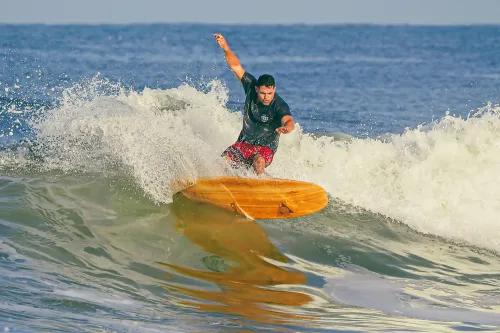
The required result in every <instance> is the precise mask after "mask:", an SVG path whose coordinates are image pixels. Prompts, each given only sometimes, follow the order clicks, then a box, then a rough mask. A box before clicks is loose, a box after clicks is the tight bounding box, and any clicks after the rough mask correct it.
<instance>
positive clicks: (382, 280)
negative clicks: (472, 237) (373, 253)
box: [324, 265, 500, 326]
mask: <svg viewBox="0 0 500 333" xmlns="http://www.w3.org/2000/svg"><path fill="white" fill-rule="evenodd" d="M350 269H351V270H352V271H351V272H348V273H346V274H345V275H343V276H337V277H331V278H327V279H326V284H325V287H324V290H325V292H326V294H327V295H328V296H329V297H330V298H332V299H333V300H335V301H337V302H340V303H344V304H348V305H352V306H359V307H363V308H370V309H375V310H378V311H381V312H383V313H387V314H391V315H397V316H405V317H412V318H418V319H425V320H433V321H446V322H464V321H465V322H469V323H475V324H481V325H495V326H497V325H500V317H499V316H498V314H497V313H495V311H494V310H492V311H489V312H487V311H484V312H482V311H479V310H477V309H480V308H481V306H480V305H482V303H481V299H480V297H475V298H474V300H472V299H471V298H470V297H464V296H463V295H459V294H456V291H454V290H449V289H447V288H446V285H440V286H439V285H438V284H437V283H434V282H432V283H430V282H429V281H416V280H405V279H396V278H388V277H387V276H382V275H379V274H375V273H372V272H370V271H367V270H365V269H363V268H361V267H358V266H354V265H350ZM495 304H496V305H498V304H499V300H498V299H497V300H496V303H495Z"/></svg>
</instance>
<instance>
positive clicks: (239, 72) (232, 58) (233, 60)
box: [214, 34, 245, 81]
mask: <svg viewBox="0 0 500 333" xmlns="http://www.w3.org/2000/svg"><path fill="white" fill-rule="evenodd" d="M214 37H215V40H216V41H217V44H219V46H220V48H221V49H223V50H224V55H225V56H226V61H227V64H228V65H229V68H231V70H232V71H233V73H234V75H236V77H237V78H238V80H240V81H241V78H242V77H243V74H245V69H243V66H241V63H240V60H239V59H238V57H237V56H236V55H235V54H234V52H233V51H231V49H230V48H229V45H227V42H226V39H225V38H224V36H222V35H221V34H214Z"/></svg>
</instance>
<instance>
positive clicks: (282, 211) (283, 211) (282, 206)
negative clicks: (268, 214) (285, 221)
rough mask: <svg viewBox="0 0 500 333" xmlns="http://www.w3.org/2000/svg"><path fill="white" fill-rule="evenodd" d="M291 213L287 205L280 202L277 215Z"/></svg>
mask: <svg viewBox="0 0 500 333" xmlns="http://www.w3.org/2000/svg"><path fill="white" fill-rule="evenodd" d="M291 213H293V210H291V209H290V208H289V207H287V206H286V205H285V204H284V203H281V204H280V205H279V208H278V216H281V215H287V214H291Z"/></svg>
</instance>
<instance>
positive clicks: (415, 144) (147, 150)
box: [33, 78, 500, 251]
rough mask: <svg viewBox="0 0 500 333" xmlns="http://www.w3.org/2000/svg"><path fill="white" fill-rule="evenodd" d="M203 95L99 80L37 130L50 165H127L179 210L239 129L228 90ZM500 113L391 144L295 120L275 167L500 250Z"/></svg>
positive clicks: (426, 227) (210, 88)
mask: <svg viewBox="0 0 500 333" xmlns="http://www.w3.org/2000/svg"><path fill="white" fill-rule="evenodd" d="M107 90H111V91H112V93H110V92H109V91H107ZM205 90H206V91H205V92H202V91H199V90H196V89H195V88H193V87H191V86H188V85H182V86H180V87H178V88H174V89H169V90H152V89H144V90H143V91H142V92H134V91H124V90H123V89H122V88H120V87H113V86H110V85H109V84H108V83H106V82H102V80H100V79H98V78H96V79H94V80H93V81H92V82H90V83H87V84H85V85H81V86H75V87H74V88H72V89H70V90H67V91H65V94H64V98H63V100H62V103H61V106H60V107H59V108H58V109H55V110H51V111H50V112H47V113H46V114H45V116H44V117H42V118H41V120H40V121H39V122H37V123H35V124H33V126H34V128H35V129H36V130H37V133H38V141H39V143H40V144H41V146H42V147H43V148H44V150H43V151H44V153H45V160H46V166H47V167H49V168H62V169H74V168H83V169H84V170H88V169H91V168H97V170H101V171H102V170H108V169H109V167H110V166H114V165H115V164H117V163H118V164H120V165H122V166H125V167H126V168H128V169H129V171H130V173H131V175H132V176H133V177H134V179H135V180H136V181H137V183H138V184H139V185H140V186H141V187H142V188H143V190H144V191H145V193H147V194H148V195H149V196H150V197H151V198H153V199H154V200H156V201H158V202H164V203H167V202H170V201H171V197H172V194H173V193H174V192H175V188H174V187H172V183H173V182H175V180H177V179H194V178H198V177H202V176H214V175H218V174H220V172H221V168H220V163H221V158H220V154H221V152H222V151H223V150H224V149H225V148H226V147H227V146H228V145H230V144H232V143H233V142H234V141H235V140H236V138H237V136H238V133H239V131H240V129H241V115H240V113H233V112H230V111H229V110H228V109H227V108H226V107H225V104H226V102H227V99H228V95H227V91H226V89H225V87H224V86H222V85H221V84H220V82H218V81H213V82H210V83H208V84H207V86H206V89H205ZM499 111H500V108H498V107H497V108H495V107H493V106H491V105H490V106H488V107H486V108H485V109H483V110H481V111H480V112H479V114H477V115H474V116H471V117H469V118H468V119H461V118H456V117H452V116H449V115H448V116H446V117H444V118H443V119H442V120H441V121H440V122H438V123H436V124H434V125H432V126H427V127H424V126H421V127H418V128H416V129H408V130H407V131H406V132H405V133H404V134H403V135H389V136H388V137H387V138H386V140H375V139H351V140H349V141H339V140H336V139H335V138H334V137H326V136H324V137H314V136H312V135H310V134H307V133H304V132H303V131H302V128H301V126H300V124H299V123H298V124H297V129H296V130H295V131H294V132H292V133H290V134H288V135H282V137H281V144H280V147H279V150H278V152H277V154H276V156H275V158H274V161H273V164H272V165H271V166H270V167H269V169H268V170H269V173H270V174H272V175H273V176H275V177H281V178H292V179H302V180H306V181H311V182H314V183H317V184H320V185H322V186H323V187H324V188H325V189H326V190H327V191H328V192H329V194H330V195H331V196H333V197H336V198H339V199H341V200H342V201H344V202H346V203H349V204H352V205H355V206H360V207H363V208H365V209H368V210H371V211H373V212H376V213H380V214H383V215H386V216H388V217H392V218H395V219H398V220H399V221H401V222H403V223H405V224H407V225H409V226H411V227H412V228H414V229H416V230H418V231H420V232H423V233H430V234H434V235H439V236H443V237H446V238H451V239H455V240H457V241H460V242H468V243H470V244H473V245H476V246H480V247H484V248H488V249H493V250H495V251H500V229H499V228H498V227H497V219H498V216H499V214H500V176H499V174H500V173H499V172H498V165H500V140H499V139H500V135H499V133H500V131H499V130H498V129H499V128H500V116H499Z"/></svg>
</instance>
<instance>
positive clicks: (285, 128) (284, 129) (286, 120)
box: [276, 116, 295, 134]
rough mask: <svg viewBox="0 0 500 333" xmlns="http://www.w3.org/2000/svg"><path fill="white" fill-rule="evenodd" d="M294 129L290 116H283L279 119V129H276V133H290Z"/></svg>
mask: <svg viewBox="0 0 500 333" xmlns="http://www.w3.org/2000/svg"><path fill="white" fill-rule="evenodd" d="M294 128H295V122H294V121H293V118H292V116H284V117H283V118H281V127H278V128H277V129H276V132H278V133H281V134H286V133H290V132H291V131H293V129H294Z"/></svg>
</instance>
